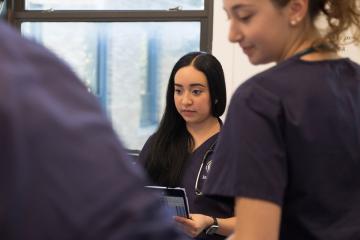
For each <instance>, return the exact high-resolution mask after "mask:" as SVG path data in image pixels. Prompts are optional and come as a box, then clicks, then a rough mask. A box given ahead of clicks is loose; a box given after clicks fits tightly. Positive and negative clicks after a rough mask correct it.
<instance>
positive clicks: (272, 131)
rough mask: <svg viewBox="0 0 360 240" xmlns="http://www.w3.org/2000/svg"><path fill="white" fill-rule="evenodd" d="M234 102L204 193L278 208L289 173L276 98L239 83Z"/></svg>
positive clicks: (220, 138)
mask: <svg viewBox="0 0 360 240" xmlns="http://www.w3.org/2000/svg"><path fill="white" fill-rule="evenodd" d="M233 99H234V100H233V101H231V103H230V106H229V110H228V115H227V117H226V121H225V124H224V126H223V128H222V131H221V133H220V136H219V141H218V144H217V146H216V148H215V152H214V157H213V158H214V162H213V167H212V171H210V176H209V178H208V180H207V184H206V189H205V190H204V192H205V193H207V194H210V195H223V196H246V197H251V198H259V199H264V200H268V201H272V202H274V203H277V204H279V205H281V204H282V201H283V195H284V188H285V186H286V181H287V175H286V158H285V156H286V154H285V150H284V141H283V138H282V134H281V126H279V119H280V118H281V107H280V103H279V99H278V98H277V97H276V96H274V95H273V94H272V93H270V92H268V91H267V90H266V89H264V88H262V87H261V86H259V85H257V84H256V83H250V82H248V83H245V84H244V85H242V86H241V87H240V88H239V89H238V90H237V91H236V92H235V94H234V96H233ZM235 100H236V101H235ZM243 136H246V137H243ZM240 156H241V160H240V159H239V157H240ZM239 169H242V171H238V170H239Z"/></svg>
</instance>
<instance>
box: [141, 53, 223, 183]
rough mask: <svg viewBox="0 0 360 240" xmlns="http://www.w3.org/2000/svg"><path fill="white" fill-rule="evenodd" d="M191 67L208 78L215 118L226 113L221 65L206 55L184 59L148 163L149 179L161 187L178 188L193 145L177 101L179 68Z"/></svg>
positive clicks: (170, 88)
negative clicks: (175, 93) (176, 90)
mask: <svg viewBox="0 0 360 240" xmlns="http://www.w3.org/2000/svg"><path fill="white" fill-rule="evenodd" d="M189 65H192V66H193V67H194V68H196V69H197V70H199V71H201V72H202V73H204V74H205V76H206V78H207V81H208V85H209V92H210V99H211V105H212V106H211V112H212V115H213V116H214V117H220V116H221V115H222V114H223V113H224V111H225V106H226V88H225V78H224V72H223V69H222V66H221V64H220V62H219V61H218V60H217V59H216V58H215V57H214V56H213V55H211V54H209V53H205V52H191V53H188V54H186V55H185V56H183V57H181V58H180V59H179V60H178V61H177V62H176V64H175V66H174V67H173V69H172V72H171V75H170V78H169V83H168V87H167V94H166V106H165V112H164V114H163V116H162V119H161V121H160V125H159V128H158V130H157V131H156V132H155V134H154V135H153V136H152V139H151V146H150V149H149V154H148V156H146V160H145V169H146V170H147V172H148V174H149V176H150V178H151V179H152V180H153V181H154V182H155V183H156V184H159V185H164V186H169V187H175V186H178V185H179V183H180V181H181V177H182V175H183V168H184V166H185V163H186V160H187V159H188V158H189V154H190V151H191V149H192V146H193V144H194V140H193V138H192V136H191V134H190V133H189V132H188V131H187V129H186V123H185V121H184V119H183V118H182V117H181V115H180V114H179V113H178V111H177V110H176V107H175V102H174V77H175V74H176V73H177V71H178V70H179V69H180V68H183V67H186V66H189Z"/></svg>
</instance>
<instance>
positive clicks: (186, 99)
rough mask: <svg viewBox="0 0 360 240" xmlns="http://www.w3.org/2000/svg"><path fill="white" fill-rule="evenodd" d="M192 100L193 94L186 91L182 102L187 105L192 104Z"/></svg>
mask: <svg viewBox="0 0 360 240" xmlns="http://www.w3.org/2000/svg"><path fill="white" fill-rule="evenodd" d="M192 102H193V101H192V97H191V94H190V93H188V92H185V93H184V95H183V96H182V98H181V103H182V104H183V105H185V106H186V105H191V104H192Z"/></svg>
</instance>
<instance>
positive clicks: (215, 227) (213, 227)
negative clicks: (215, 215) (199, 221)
mask: <svg viewBox="0 0 360 240" xmlns="http://www.w3.org/2000/svg"><path fill="white" fill-rule="evenodd" d="M218 228H219V226H218V225H211V226H210V227H209V228H208V229H207V230H206V234H207V235H213V234H215V233H216V232H217V230H218Z"/></svg>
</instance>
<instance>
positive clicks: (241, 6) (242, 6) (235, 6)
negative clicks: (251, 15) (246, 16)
mask: <svg viewBox="0 0 360 240" xmlns="http://www.w3.org/2000/svg"><path fill="white" fill-rule="evenodd" d="M247 7H251V6H250V5H247V4H241V3H239V4H236V5H234V6H232V7H231V9H230V10H231V11H233V12H234V11H236V10H238V9H241V8H247ZM223 9H224V10H225V11H226V9H225V8H223Z"/></svg>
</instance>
